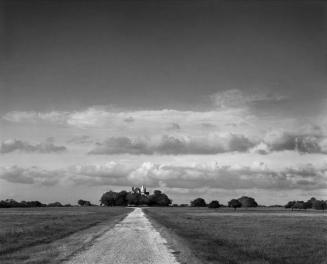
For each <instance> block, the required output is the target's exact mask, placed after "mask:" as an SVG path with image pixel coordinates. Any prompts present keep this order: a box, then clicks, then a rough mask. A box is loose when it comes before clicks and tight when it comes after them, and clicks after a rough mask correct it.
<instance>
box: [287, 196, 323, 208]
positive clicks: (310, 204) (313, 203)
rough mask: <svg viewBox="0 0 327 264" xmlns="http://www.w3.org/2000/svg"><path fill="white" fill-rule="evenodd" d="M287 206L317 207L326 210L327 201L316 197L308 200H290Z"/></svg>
mask: <svg viewBox="0 0 327 264" xmlns="http://www.w3.org/2000/svg"><path fill="white" fill-rule="evenodd" d="M285 208H290V209H292V210H294V209H311V208H312V209H316V210H326V209H327V201H323V200H317V199H316V198H315V197H312V198H310V199H309V200H308V201H306V202H304V201H289V202H288V203H287V204H286V205H285Z"/></svg>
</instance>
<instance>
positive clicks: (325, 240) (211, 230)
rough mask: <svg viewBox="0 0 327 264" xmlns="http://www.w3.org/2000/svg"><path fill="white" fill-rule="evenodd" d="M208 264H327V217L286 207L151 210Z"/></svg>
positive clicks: (148, 210) (156, 220) (147, 210)
mask: <svg viewBox="0 0 327 264" xmlns="http://www.w3.org/2000/svg"><path fill="white" fill-rule="evenodd" d="M144 211H145V213H146V214H147V215H148V216H149V217H150V219H153V220H154V221H155V222H157V223H159V224H161V225H163V226H165V227H167V228H168V229H169V230H170V231H171V232H172V233H175V234H177V235H178V236H179V237H180V238H181V239H183V241H184V242H185V243H186V244H187V245H188V247H189V248H190V249H191V250H192V253H193V254H194V255H195V256H196V257H197V258H199V259H200V260H201V262H203V263H229V264H234V263H242V264H243V263H256V264H257V263H273V264H282V263H283V264H284V263H286V264H287V263H289V264H291V263H292V264H293V263H294V264H295V263H296V264H310V263H312V264H322V263H327V213H325V214H324V213H322V212H319V211H307V212H304V211H294V212H290V211H288V210H285V209H266V208H265V209H264V208H258V209H240V210H237V211H236V212H234V210H233V209H229V208H220V209H207V208H146V209H144Z"/></svg>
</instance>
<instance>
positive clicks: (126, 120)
mask: <svg viewBox="0 0 327 264" xmlns="http://www.w3.org/2000/svg"><path fill="white" fill-rule="evenodd" d="M134 121H135V119H134V118H133V117H131V116H129V117H126V118H125V119H124V122H126V123H133V122H134Z"/></svg>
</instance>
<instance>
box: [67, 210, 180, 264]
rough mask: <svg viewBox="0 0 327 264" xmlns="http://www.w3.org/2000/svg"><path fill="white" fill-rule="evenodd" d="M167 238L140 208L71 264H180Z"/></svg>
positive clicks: (75, 258) (75, 257)
mask: <svg viewBox="0 0 327 264" xmlns="http://www.w3.org/2000/svg"><path fill="white" fill-rule="evenodd" d="M166 243H167V241H166V240H165V239H164V238H163V237H162V236H161V235H160V233H159V232H158V231H156V230H155V228H154V227H153V226H152V225H151V223H150V221H149V220H148V219H147V218H146V217H145V215H144V213H143V211H142V209H141V208H136V209H134V211H132V212H131V213H130V214H129V215H128V216H127V217H126V218H125V219H124V220H122V221H121V222H119V223H118V224H116V225H115V226H114V227H113V228H112V229H111V230H109V231H107V232H106V233H104V234H103V235H102V236H101V237H99V238H98V239H96V240H95V242H94V244H93V245H92V246H91V247H90V248H89V249H87V250H86V251H84V252H80V253H79V254H78V255H76V256H74V257H72V259H70V260H69V261H67V262H66V263H67V264H68V263H70V264H82V263H87V264H95V263H101V264H102V263H103V264H105V263H106V264H114V263H115V264H130V263H137V264H140V263H142V264H148V263H155V264H168V263H171V264H178V262H177V260H176V259H175V256H174V255H173V254H172V251H171V250H169V249H168V247H167V245H166Z"/></svg>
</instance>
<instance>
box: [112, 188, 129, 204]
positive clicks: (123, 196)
mask: <svg viewBox="0 0 327 264" xmlns="http://www.w3.org/2000/svg"><path fill="white" fill-rule="evenodd" d="M127 195H128V192H126V191H121V192H119V193H118V194H117V198H116V200H115V205H116V206H126V205H127V204H128V201H127Z"/></svg>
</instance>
